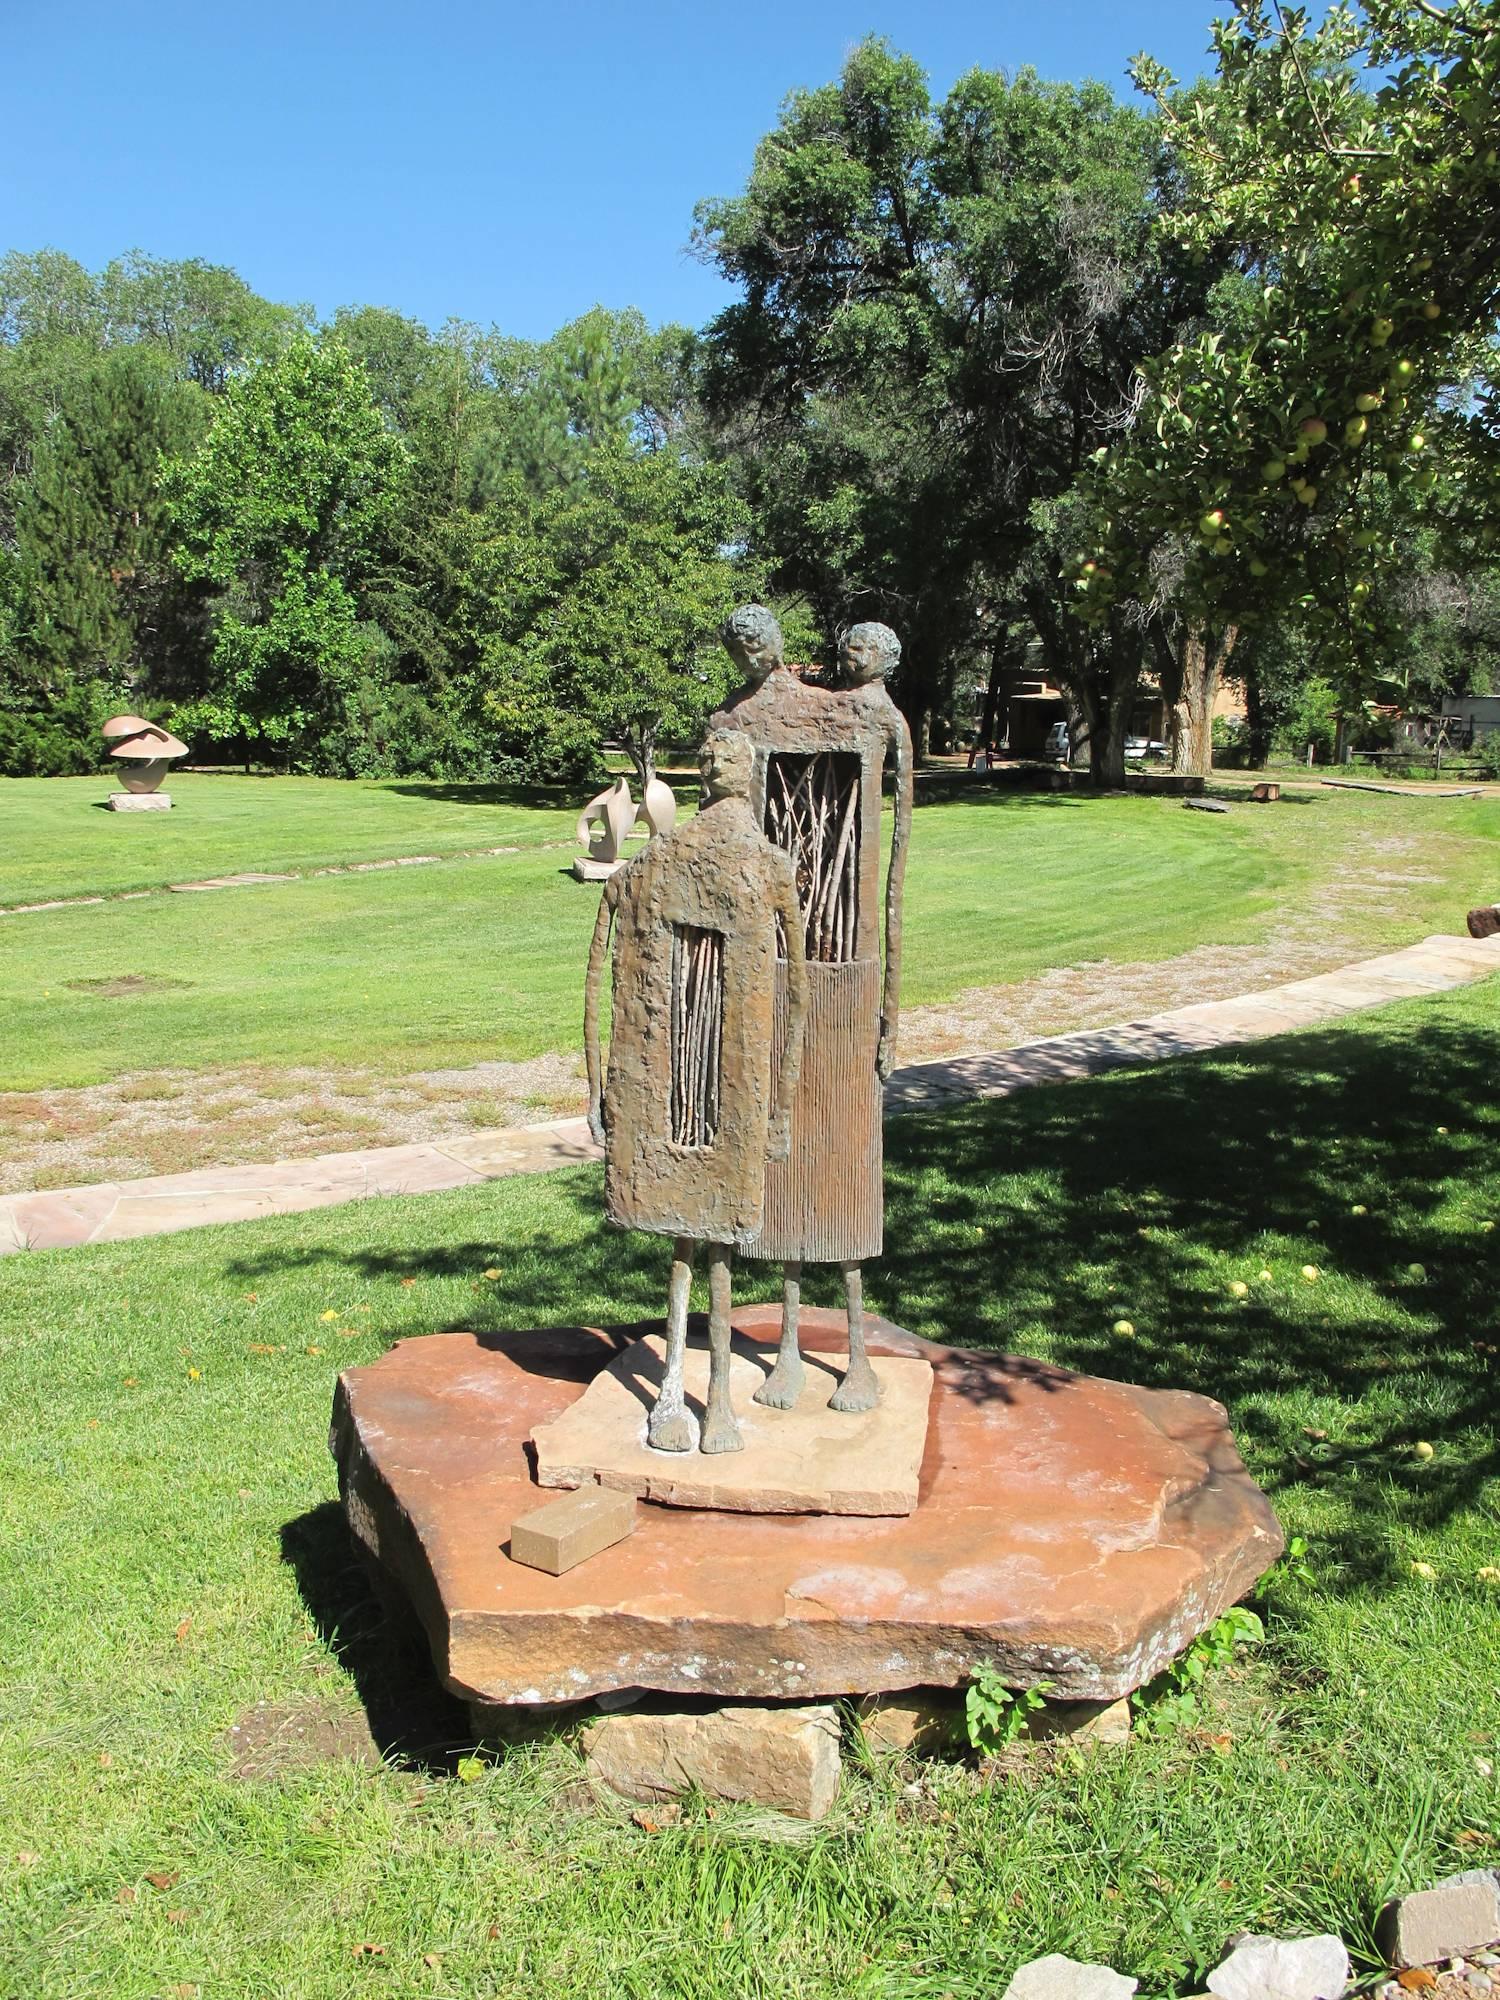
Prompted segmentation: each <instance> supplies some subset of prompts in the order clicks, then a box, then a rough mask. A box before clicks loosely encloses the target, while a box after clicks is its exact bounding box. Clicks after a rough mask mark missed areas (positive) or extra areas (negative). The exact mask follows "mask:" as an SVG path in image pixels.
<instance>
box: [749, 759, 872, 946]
mask: <svg viewBox="0 0 1500 2000" xmlns="http://www.w3.org/2000/svg"><path fill="white" fill-rule="evenodd" d="M859 773H860V765H859V758H858V757H857V756H855V755H853V754H852V753H851V752H849V751H847V750H821V751H818V752H816V753H814V754H813V755H811V756H803V755H799V754H796V753H794V752H792V751H776V752H773V753H772V755H771V756H770V758H769V759H768V760H767V765H766V832H767V834H768V835H769V837H770V838H771V839H772V840H774V841H775V842H776V844H777V846H778V847H784V848H785V849H786V851H787V853H788V854H790V855H791V857H792V860H793V862H794V863H795V864H796V869H797V901H798V903H799V904H800V906H801V909H802V929H803V935H804V940H805V944H806V949H807V956H808V957H809V958H810V959H815V960H816V961H818V963H820V964H823V965H842V964H844V963H846V962H847V961H848V960H850V959H852V958H853V957H854V953H855V929H856V925H857V921H858V915H859ZM781 955H782V957H783V958H784V957H785V956H786V949H785V941H784V940H783V941H782V947H781Z"/></svg>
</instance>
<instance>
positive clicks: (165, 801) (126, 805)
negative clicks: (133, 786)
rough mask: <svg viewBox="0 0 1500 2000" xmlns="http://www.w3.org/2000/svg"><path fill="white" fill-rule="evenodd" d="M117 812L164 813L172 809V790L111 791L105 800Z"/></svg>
mask: <svg viewBox="0 0 1500 2000" xmlns="http://www.w3.org/2000/svg"><path fill="white" fill-rule="evenodd" d="M104 803H105V804H106V805H107V806H108V807H109V809H110V811H111V812H116V813H164V812H170V811H171V810H172V795H171V793H170V792H111V793H110V795H109V797H108V798H107V799H106V800H105V801H104Z"/></svg>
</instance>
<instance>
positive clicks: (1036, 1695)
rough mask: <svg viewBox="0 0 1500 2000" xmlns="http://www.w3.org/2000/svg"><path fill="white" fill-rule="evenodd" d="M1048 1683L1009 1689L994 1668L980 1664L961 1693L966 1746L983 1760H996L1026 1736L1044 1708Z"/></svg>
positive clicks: (1043, 1682)
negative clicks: (967, 1741) (1028, 1727)
mask: <svg viewBox="0 0 1500 2000" xmlns="http://www.w3.org/2000/svg"><path fill="white" fill-rule="evenodd" d="M1046 1689H1047V1683H1046V1682H1045V1681H1039V1682H1038V1683H1037V1684H1036V1686H1035V1687H1029V1688H1008V1687H1007V1686H1006V1685H1005V1683H1004V1682H1003V1681H1002V1680H1001V1679H1000V1677H999V1675H998V1674H997V1673H996V1672H995V1669H994V1668H993V1667H991V1666H987V1665H985V1664H984V1663H983V1662H981V1663H980V1664H979V1665H977V1666H976V1667H975V1669H974V1678H973V1680H972V1681H971V1682H970V1683H969V1685H968V1687H967V1688H966V1689H965V1691H964V1726H965V1728H966V1730H967V1732H968V1737H969V1744H970V1747H971V1748H972V1749H975V1750H977V1751H978V1752H979V1754H980V1756H982V1757H997V1756H999V1754H1000V1752H1001V1751H1002V1750H1007V1749H1009V1747H1010V1745H1011V1744H1012V1743H1014V1742H1016V1741H1017V1739H1018V1738H1019V1737H1022V1736H1024V1735H1025V1734H1026V1726H1027V1724H1028V1723H1029V1722H1030V1720H1031V1718H1032V1716H1033V1715H1035V1714H1036V1712H1037V1710H1038V1709H1041V1708H1045V1707H1046V1706H1047V1694H1046Z"/></svg>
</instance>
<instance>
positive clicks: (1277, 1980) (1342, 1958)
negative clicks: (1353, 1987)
mask: <svg viewBox="0 0 1500 2000" xmlns="http://www.w3.org/2000/svg"><path fill="white" fill-rule="evenodd" d="M1348 1984H1349V1954H1348V1952H1347V1951H1346V1950H1345V1949H1344V1945H1343V1940H1342V1939H1340V1938H1336V1937H1334V1936H1332V1935H1331V1934H1330V1933H1326V1932H1325V1933H1324V1935H1323V1936H1321V1937H1305V1938H1271V1937H1256V1936H1254V1935H1252V1936H1250V1937H1247V1938H1243V1939H1242V1940H1241V1941H1240V1943H1239V1944H1237V1945H1236V1946H1235V1948H1234V1950H1233V1951H1232V1952H1231V1953H1230V1954H1229V1956H1228V1958H1226V1959H1225V1961H1224V1963H1223V1964H1222V1965H1221V1966H1220V1967H1219V1969H1218V1971H1217V1972H1211V1973H1210V1974H1209V1975H1208V1990H1209V1992H1210V1993H1211V1994H1213V1995H1214V2000H1340V1995H1341V1994H1342V1993H1343V1992H1344V1990H1345V1988H1346V1987H1347V1986H1348Z"/></svg>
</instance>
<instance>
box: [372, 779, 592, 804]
mask: <svg viewBox="0 0 1500 2000" xmlns="http://www.w3.org/2000/svg"><path fill="white" fill-rule="evenodd" d="M384 789H385V790H386V791H388V792H398V793H400V795H401V796H402V797H403V798H409V799H433V800H435V801H436V802H437V803H439V804H440V805H449V806H485V807H487V808H491V809H492V808H494V807H495V806H527V807H540V808H542V809H543V810H547V811H567V812H574V813H576V812H577V811H578V808H579V806H580V804H581V803H582V800H581V799H580V797H579V795H578V788H577V787H576V786H573V787H570V786H567V785H506V784H493V785H486V784H479V783H473V784H445V783H440V782H439V781H438V780H437V779H435V778H434V779H430V780H426V779H417V778H403V779H402V780H401V781H400V782H399V783H396V784H387V785H386V786H385V787H384Z"/></svg>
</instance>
